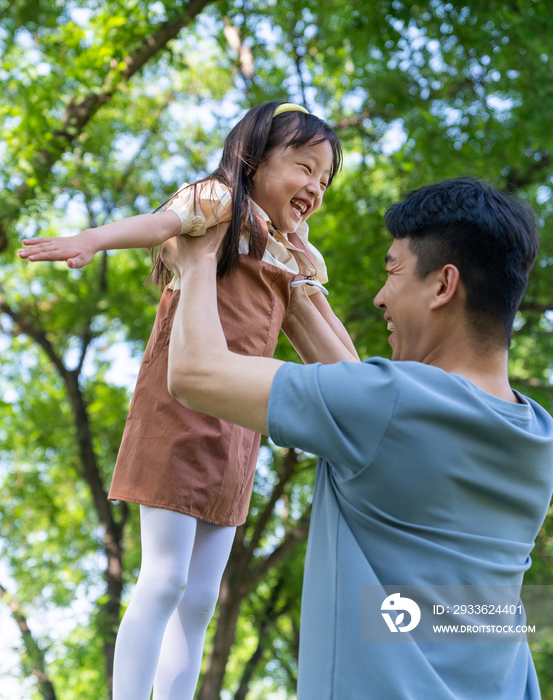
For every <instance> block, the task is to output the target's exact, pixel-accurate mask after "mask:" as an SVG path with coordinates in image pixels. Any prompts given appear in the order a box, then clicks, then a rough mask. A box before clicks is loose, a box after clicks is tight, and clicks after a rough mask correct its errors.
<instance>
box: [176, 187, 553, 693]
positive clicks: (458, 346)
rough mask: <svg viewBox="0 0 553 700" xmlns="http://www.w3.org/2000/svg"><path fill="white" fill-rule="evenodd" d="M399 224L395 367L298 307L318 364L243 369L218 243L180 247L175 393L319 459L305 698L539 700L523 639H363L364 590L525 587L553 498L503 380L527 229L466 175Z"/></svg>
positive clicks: (526, 422)
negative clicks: (355, 347) (227, 313)
mask: <svg viewBox="0 0 553 700" xmlns="http://www.w3.org/2000/svg"><path fill="white" fill-rule="evenodd" d="M386 224H387V227H388V230H389V231H390V233H391V235H392V237H393V239H394V240H393V243H392V246H391V248H390V250H389V252H388V255H387V256H386V265H387V273H388V279H387V281H386V284H385V285H384V287H383V288H382V289H381V290H380V292H379V293H378V295H377V296H376V299H375V302H374V303H375V304H376V306H377V307H379V308H381V309H382V310H383V311H384V320H385V321H386V322H387V323H388V328H389V330H391V335H390V345H391V347H392V351H393V352H392V361H389V360H385V359H382V358H378V357H377V358H371V359H369V360H366V361H365V362H362V363H359V362H357V361H356V358H355V357H354V356H353V355H352V354H351V352H350V350H348V348H347V347H346V345H344V344H343V343H342V342H341V341H340V340H339V338H338V337H337V335H335V334H334V332H333V330H332V328H331V326H330V325H329V323H328V322H327V321H326V320H325V318H323V315H321V313H319V311H318V310H317V308H316V307H315V306H314V304H312V303H311V302H310V300H309V299H308V298H307V296H306V295H303V296H302V294H301V293H299V294H298V295H297V296H296V297H295V299H294V304H293V306H292V307H291V309H290V311H289V313H288V318H287V322H286V326H285V331H286V333H287V335H289V337H293V339H294V343H295V345H296V346H297V347H300V354H301V356H302V359H303V360H304V362H306V363H312V364H306V365H305V366H303V365H295V364H293V363H287V364H284V363H282V362H279V361H277V360H271V359H267V358H256V357H253V358H252V357H243V356H240V355H235V354H233V353H231V352H229V351H228V349H227V346H226V342H225V338H224V336H223V332H222V329H221V325H220V323H219V322H218V317H217V300H216V256H217V249H218V246H219V243H220V240H221V232H219V233H217V234H215V233H213V234H212V235H210V236H207V237H206V239H205V240H204V241H200V240H194V241H192V240H179V242H178V245H179V247H180V248H181V250H180V252H181V255H179V260H181V262H180V263H179V265H180V267H181V275H182V297H181V303H180V306H179V310H178V312H177V317H176V319H175V325H174V329H173V335H172V338H171V346H170V357H169V388H170V391H171V393H172V394H173V395H174V396H175V397H176V398H178V399H179V400H180V401H181V402H182V403H183V404H184V405H186V406H188V407H189V408H192V409H194V410H198V411H202V412H205V413H209V414H212V415H215V416H218V417H220V418H223V419H225V420H229V421H232V422H235V423H238V424H240V425H243V426H245V427H247V428H250V429H253V430H257V431H259V432H261V433H264V434H265V435H270V436H271V437H272V439H273V440H274V441H275V442H276V443H277V444H279V445H285V446H295V447H299V448H301V449H303V450H305V451H307V452H312V453H315V454H317V455H318V456H319V457H320V459H319V463H318V467H317V478H316V484H315V494H314V498H313V516H312V523H311V530H310V534H309V541H308V551H307V559H306V565H305V579H304V594H303V601H302V622H301V645H300V659H299V680H298V698H299V700H361V699H362V700H370V699H373V698H374V699H378V700H388V699H390V700H407V699H410V700H411V699H412V700H453V699H454V698H456V699H459V698H463V700H467V699H469V698H470V699H474V700H476V698H478V699H481V698H486V699H487V700H488V699H493V700H516V699H520V700H523V699H527V700H535V699H536V698H539V688H538V684H537V678H536V674H535V670H534V667H533V663H532V659H531V656H530V652H529V648H528V646H527V644H526V642H524V643H490V642H477V643H475V642H469V643H467V642H464V643H455V644H452V643H445V644H444V643H442V644H425V643H415V642H412V643H406V644H386V643H366V642H362V639H361V624H360V616H361V597H362V593H361V591H362V586H365V585H373V586H375V585H383V586H385V585H386V584H394V585H399V584H414V585H417V584H420V585H423V584H443V585H461V584H465V585H475V586H476V585H482V584H487V585H496V584H497V585H500V584H501V585H503V584H512V585H515V586H519V585H520V584H521V582H522V576H523V573H524V571H525V570H526V569H527V568H528V567H529V566H530V558H529V553H530V551H531V549H532V547H533V541H534V539H535V537H536V535H537V533H538V531H539V528H540V526H541V524H542V522H543V519H544V517H545V514H546V511H547V508H548V505H549V502H550V499H551V494H552V491H553V459H552V458H553V421H552V420H551V418H550V416H549V415H548V414H547V413H546V412H545V411H544V410H543V409H542V408H541V407H540V406H539V405H537V404H536V403H534V402H533V401H531V400H530V399H526V398H524V397H522V396H520V395H519V394H517V393H515V392H513V391H512V390H511V388H510V387H509V382H508V376H507V359H508V347H509V343H510V337H511V329H512V323H513V319H514V316H515V313H516V310H517V308H518V305H519V303H520V300H521V298H522V295H523V293H524V290H525V288H526V285H527V281H528V273H529V270H530V268H531V266H532V264H533V262H534V260H535V257H536V255H537V250H538V237H537V230H536V224H535V221H534V218H533V216H532V214H531V213H530V212H529V211H528V210H527V209H526V208H525V207H524V206H523V205H522V203H521V202H520V201H519V200H517V199H516V198H514V197H507V196H504V195H502V194H500V193H498V192H496V191H495V190H493V189H492V188H490V187H488V186H486V185H484V184H483V183H481V182H479V181H477V180H472V179H466V178H464V179H458V180H450V181H447V182H443V183H439V184H437V185H430V186H427V187H423V188H422V189H420V190H418V191H415V192H412V193H411V194H410V195H408V196H407V198H406V199H405V200H404V201H403V202H402V203H400V204H395V205H394V206H392V207H391V209H390V210H389V211H388V212H387V214H386ZM174 262H175V261H173V263H174ZM318 363H323V364H322V365H321V364H318ZM398 624H399V622H398ZM399 636H402V635H399Z"/></svg>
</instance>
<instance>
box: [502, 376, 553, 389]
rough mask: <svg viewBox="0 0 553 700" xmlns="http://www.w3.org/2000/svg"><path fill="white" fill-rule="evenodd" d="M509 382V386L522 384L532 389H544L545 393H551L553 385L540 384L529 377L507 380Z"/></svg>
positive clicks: (539, 381)
mask: <svg viewBox="0 0 553 700" xmlns="http://www.w3.org/2000/svg"><path fill="white" fill-rule="evenodd" d="M509 382H510V383H511V384H519V385H520V384H522V385H523V386H529V387H531V388H532V389H544V390H545V391H553V384H548V383H547V382H542V381H541V380H540V379H537V378H536V377H530V379H509Z"/></svg>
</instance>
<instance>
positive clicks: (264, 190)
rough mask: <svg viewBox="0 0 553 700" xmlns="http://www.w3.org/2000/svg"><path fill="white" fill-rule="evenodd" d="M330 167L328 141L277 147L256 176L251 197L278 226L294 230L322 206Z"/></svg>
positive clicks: (278, 227)
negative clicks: (296, 146) (293, 146)
mask: <svg viewBox="0 0 553 700" xmlns="http://www.w3.org/2000/svg"><path fill="white" fill-rule="evenodd" d="M331 168H332V147H331V146H330V144H329V142H328V141H321V142H320V143H308V144H305V145H303V146H299V147H298V148H292V147H291V146H288V147H287V148H283V149H277V150H275V151H273V152H272V153H271V154H270V155H269V157H268V158H267V159H266V160H264V161H263V162H262V163H261V165H260V166H259V168H258V169H257V172H256V173H255V175H254V176H253V192H252V199H253V201H254V202H255V203H256V204H258V205H259V206H260V207H261V208H262V209H263V211H264V212H265V213H266V214H267V215H268V217H269V218H270V220H271V223H272V224H273V226H275V228H277V229H278V230H279V231H282V232H284V233H293V232H294V231H296V229H297V228H298V226H299V225H300V223H301V222H302V221H305V220H306V219H307V218H308V217H310V216H311V214H313V213H314V212H316V211H317V209H318V208H319V207H320V206H321V202H322V201H323V195H324V192H325V190H326V187H327V185H328V178H329V175H330V169H331Z"/></svg>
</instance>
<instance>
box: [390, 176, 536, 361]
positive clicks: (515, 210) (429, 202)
mask: <svg viewBox="0 0 553 700" xmlns="http://www.w3.org/2000/svg"><path fill="white" fill-rule="evenodd" d="M384 220H385V223H386V228H387V229H388V231H389V232H390V234H391V235H392V236H393V238H395V239H401V238H408V239H409V249H410V250H411V251H412V252H413V253H415V254H416V255H417V258H418V259H417V267H416V273H417V275H418V276H419V277H420V278H425V277H426V276H427V275H428V274H430V273H431V272H433V271H435V270H439V269H441V268H442V267H444V265H447V264H452V265H455V266H456V267H457V269H458V270H459V273H460V275H461V280H462V281H463V284H464V286H465V289H466V293H467V302H466V303H467V312H468V313H469V318H470V320H471V322H472V325H473V328H474V330H475V333H476V336H477V338H478V339H479V340H481V341H484V342H486V343H487V344H488V343H489V342H490V341H492V342H493V340H494V339H495V340H496V342H497V343H498V344H500V345H502V346H506V347H508V346H509V344H510V340H511V332H512V328H513V320H514V318H515V314H516V312H517V309H518V306H519V304H520V301H521V299H522V295H523V294H524V292H525V290H526V287H527V286H528V274H529V272H530V269H531V268H532V265H533V264H534V261H535V259H536V256H537V254H538V248H539V238H538V230H537V225H536V218H535V215H534V213H533V211H532V210H531V209H530V207H528V206H527V205H526V204H525V203H524V202H523V201H522V200H521V199H519V198H518V197H515V196H514V195H509V194H503V193H501V192H498V191H497V190H496V189H494V188H493V187H491V186H490V185H487V184H485V183H484V182H481V181H480V180H477V179H475V178H470V177H460V178H456V179H452V180H445V181H444V182H439V183H437V184H435V185H427V186H426V187H421V188H420V189H418V190H414V191H413V192H410V193H409V194H408V195H407V197H406V198H405V199H404V200H403V202H397V203H396V204H392V206H391V207H390V208H389V209H388V211H387V212H386V214H385V217H384ZM494 344H495V343H494Z"/></svg>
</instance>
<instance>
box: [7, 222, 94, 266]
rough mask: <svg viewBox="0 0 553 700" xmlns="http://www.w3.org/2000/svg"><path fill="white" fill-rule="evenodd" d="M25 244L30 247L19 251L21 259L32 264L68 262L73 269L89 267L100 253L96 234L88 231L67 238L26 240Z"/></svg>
mask: <svg viewBox="0 0 553 700" xmlns="http://www.w3.org/2000/svg"><path fill="white" fill-rule="evenodd" d="M23 244H24V245H26V246H29V247H28V248H23V249H22V250H19V251H18V253H19V257H20V258H24V259H27V260H30V261H31V262H38V261H39V260H49V261H52V260H66V261H67V267H71V268H80V267H84V266H85V265H88V263H89V262H90V261H91V260H92V258H93V257H94V254H95V253H97V252H98V250H97V248H96V245H95V236H94V233H93V232H92V231H88V230H87V231H83V232H82V233H79V234H78V235H77V236H67V237H65V238H25V239H24V240H23Z"/></svg>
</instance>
